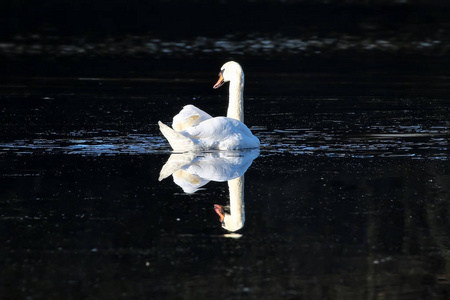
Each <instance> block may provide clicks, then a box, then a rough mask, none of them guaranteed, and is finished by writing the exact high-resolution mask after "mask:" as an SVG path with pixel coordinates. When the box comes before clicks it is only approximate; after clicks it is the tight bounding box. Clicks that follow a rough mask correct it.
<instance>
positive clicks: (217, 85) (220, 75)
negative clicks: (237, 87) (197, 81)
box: [213, 73, 225, 89]
mask: <svg viewBox="0 0 450 300" xmlns="http://www.w3.org/2000/svg"><path fill="white" fill-rule="evenodd" d="M224 82H225V81H224V79H223V76H222V73H220V74H219V80H217V82H216V84H215V85H214V86H213V88H214V89H217V88H219V87H221V86H222V84H224Z"/></svg>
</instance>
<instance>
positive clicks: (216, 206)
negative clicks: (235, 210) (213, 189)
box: [214, 204, 225, 222]
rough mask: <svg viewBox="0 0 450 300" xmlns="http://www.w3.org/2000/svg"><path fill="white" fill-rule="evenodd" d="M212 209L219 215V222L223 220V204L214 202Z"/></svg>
mask: <svg viewBox="0 0 450 300" xmlns="http://www.w3.org/2000/svg"><path fill="white" fill-rule="evenodd" d="M214 210H215V211H216V214H218V215H219V217H220V222H223V219H224V218H225V212H224V211H223V206H222V205H219V204H214Z"/></svg>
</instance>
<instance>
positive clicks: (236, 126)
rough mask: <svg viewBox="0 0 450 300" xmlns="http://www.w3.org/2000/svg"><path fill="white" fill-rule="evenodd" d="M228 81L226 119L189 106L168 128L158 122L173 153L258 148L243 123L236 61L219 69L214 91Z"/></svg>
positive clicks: (240, 79) (240, 73)
mask: <svg viewBox="0 0 450 300" xmlns="http://www.w3.org/2000/svg"><path fill="white" fill-rule="evenodd" d="M227 81H229V82H230V89H229V103H228V111H227V116H226V117H215V118H213V117H211V116H210V115H209V114H208V113H206V112H204V111H203V110H201V109H199V108H197V107H195V106H193V105H187V106H185V107H184V108H183V109H182V110H181V111H180V113H178V114H177V115H176V116H175V117H174V118H173V122H172V128H170V127H169V126H167V125H165V124H163V123H162V122H159V123H158V124H159V128H160V130H161V132H162V134H163V135H164V136H165V138H166V139H167V140H168V141H169V143H170V146H171V147H172V148H173V150H175V151H203V150H241V149H250V148H258V147H259V140H258V138H257V137H255V136H254V135H253V134H252V133H251V131H250V129H248V127H247V126H246V125H245V124H244V123H243V121H244V99H243V92H244V72H243V71H242V68H241V66H240V65H239V64H238V63H236V62H227V63H226V64H224V65H223V66H222V68H221V71H220V74H219V80H218V81H217V83H216V84H215V85H214V88H218V87H220V86H222V84H223V83H224V82H227Z"/></svg>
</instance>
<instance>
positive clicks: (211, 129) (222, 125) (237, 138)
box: [181, 117, 259, 150]
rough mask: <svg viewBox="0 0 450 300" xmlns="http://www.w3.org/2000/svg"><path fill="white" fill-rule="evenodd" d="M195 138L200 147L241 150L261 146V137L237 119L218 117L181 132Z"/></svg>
mask: <svg viewBox="0 0 450 300" xmlns="http://www.w3.org/2000/svg"><path fill="white" fill-rule="evenodd" d="M181 133H182V134H183V135H185V136H189V137H190V138H191V139H193V140H194V141H195V143H196V145H197V146H198V147H199V148H200V149H204V150H206V149H215V150H240V149H251V148H258V147H259V139H258V138H257V137H256V136H254V135H253V134H252V132H251V131H250V129H248V127H247V126H246V125H245V124H244V123H242V122H240V121H238V120H235V119H232V118H227V117H216V118H211V119H208V120H205V121H203V122H201V123H200V124H198V125H196V126H193V127H189V128H187V129H186V130H184V131H182V132H181Z"/></svg>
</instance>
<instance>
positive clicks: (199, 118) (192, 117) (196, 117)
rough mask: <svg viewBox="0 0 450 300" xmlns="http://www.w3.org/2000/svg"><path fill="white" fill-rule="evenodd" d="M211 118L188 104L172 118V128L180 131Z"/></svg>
mask: <svg viewBox="0 0 450 300" xmlns="http://www.w3.org/2000/svg"><path fill="white" fill-rule="evenodd" d="M211 118H212V116H211V115H210V114H208V113H206V112H204V111H203V110H201V109H200V108H198V107H195V106H194V105H191V104H189V105H186V106H185V107H183V109H182V110H181V111H180V112H179V113H178V114H177V115H176V116H175V117H173V121H172V128H173V129H174V130H176V131H182V130H185V129H187V128H189V127H192V126H195V125H198V124H200V123H201V122H203V121H205V120H208V119H211Z"/></svg>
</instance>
